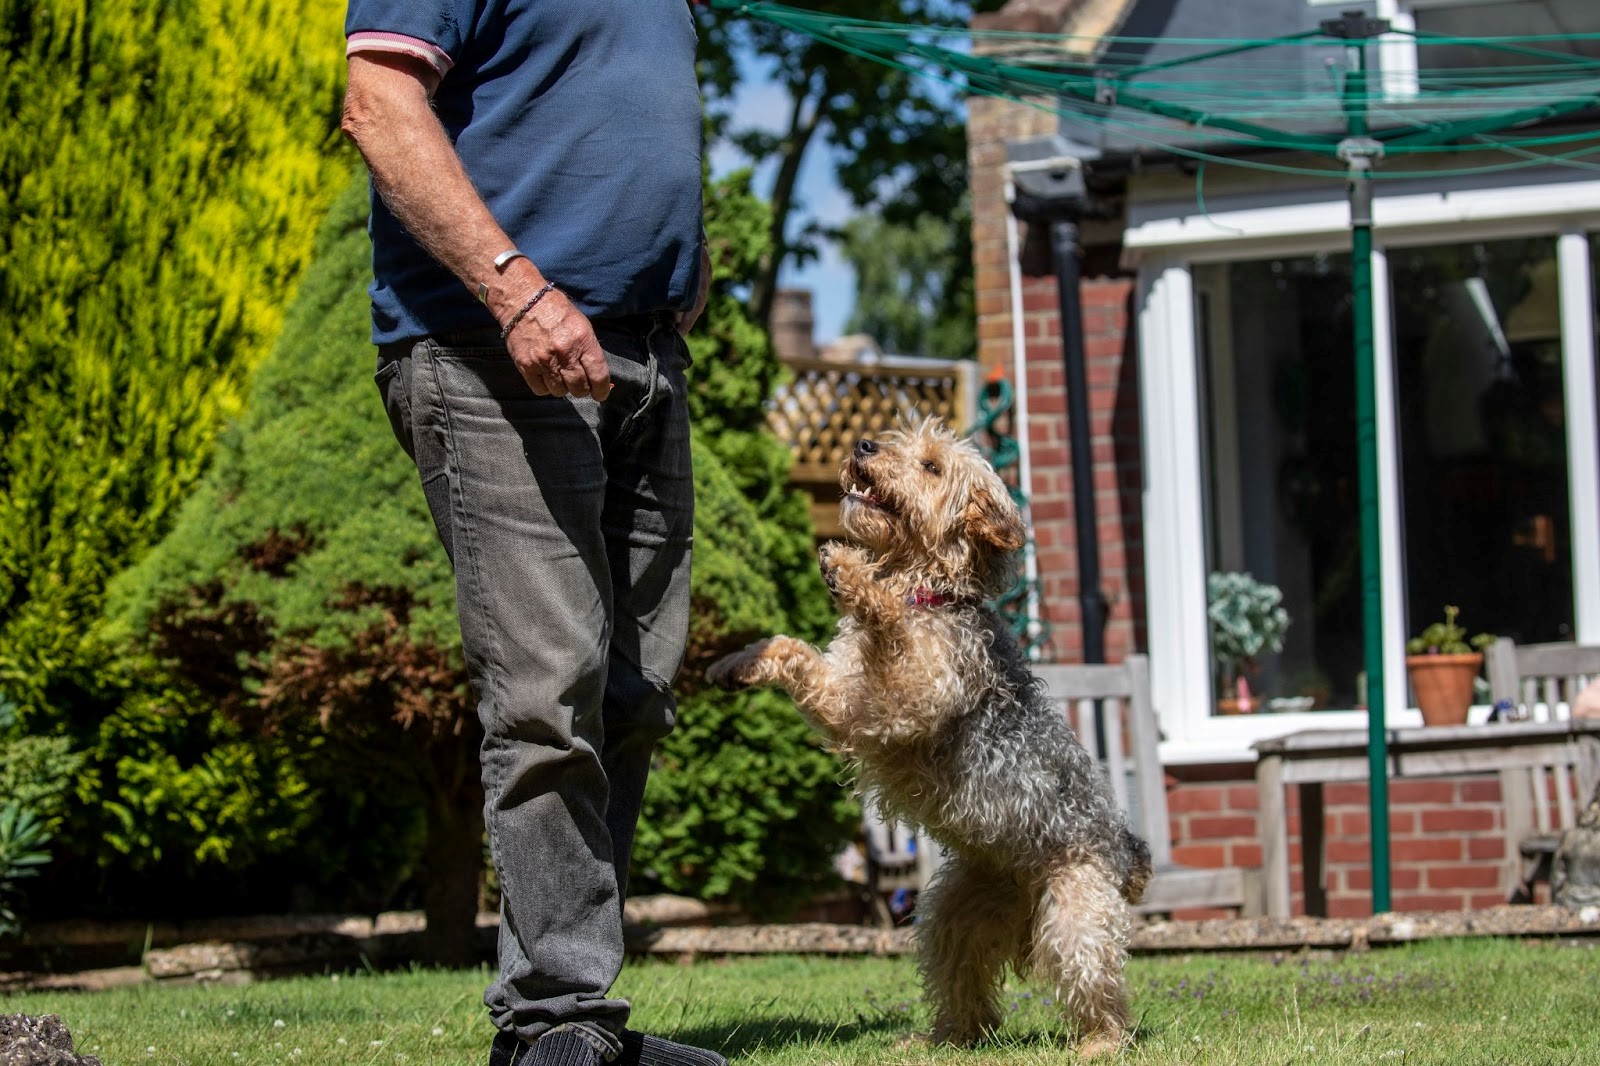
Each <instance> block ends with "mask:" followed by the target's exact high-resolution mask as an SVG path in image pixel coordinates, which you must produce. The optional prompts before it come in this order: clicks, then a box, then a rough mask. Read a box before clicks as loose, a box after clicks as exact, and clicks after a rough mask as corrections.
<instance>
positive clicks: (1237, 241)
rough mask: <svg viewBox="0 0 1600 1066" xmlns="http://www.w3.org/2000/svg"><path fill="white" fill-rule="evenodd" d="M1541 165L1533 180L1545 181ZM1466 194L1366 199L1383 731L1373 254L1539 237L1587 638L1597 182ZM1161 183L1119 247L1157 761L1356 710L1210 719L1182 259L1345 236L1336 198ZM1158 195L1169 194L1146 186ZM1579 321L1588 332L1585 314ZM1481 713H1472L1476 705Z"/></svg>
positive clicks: (1592, 561)
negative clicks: (1126, 301)
mask: <svg viewBox="0 0 1600 1066" xmlns="http://www.w3.org/2000/svg"><path fill="white" fill-rule="evenodd" d="M1546 177H1548V175H1547V176H1546ZM1529 182H1530V183H1529V184H1526V185H1520V186H1508V187H1501V188H1474V187H1471V185H1470V184H1469V183H1467V182H1464V181H1462V180H1460V179H1445V180H1441V181H1437V182H1433V183H1431V188H1430V187H1425V186H1421V185H1419V183H1414V182H1408V183H1405V184H1399V183H1397V185H1396V186H1395V187H1394V189H1395V191H1394V192H1392V193H1391V194H1389V195H1384V190H1383V189H1381V188H1380V190H1379V192H1380V195H1379V196H1378V198H1377V201H1376V203H1375V205H1374V230H1375V242H1374V243H1375V246H1376V247H1375V250H1374V253H1373V273H1374V277H1373V290H1374V294H1375V298H1376V303H1377V306H1376V307H1375V312H1376V316H1375V317H1376V321H1375V339H1376V352H1375V356H1376V359H1377V364H1378V366H1377V370H1378V373H1377V381H1378V388H1379V396H1378V416H1379V417H1378V422H1379V425H1378V448H1379V463H1380V484H1379V497H1380V503H1379V507H1380V527H1381V536H1382V546H1383V558H1384V566H1383V571H1382V575H1381V578H1382V585H1381V597H1382V610H1383V624H1384V647H1385V661H1384V673H1385V686H1384V688H1385V696H1386V700H1385V707H1386V717H1387V720H1388V724H1389V725H1390V726H1404V725H1418V724H1421V716H1420V715H1419V714H1418V712H1417V711H1416V710H1415V709H1414V708H1412V707H1409V706H1407V704H1406V676H1405V661H1404V657H1405V650H1404V640H1405V637H1406V636H1407V635H1408V633H1407V628H1408V623H1407V620H1406V617H1405V587H1404V573H1403V561H1402V558H1401V544H1402V540H1403V538H1402V531H1401V528H1400V506H1399V493H1400V486H1399V482H1398V475H1399V464H1398V454H1399V452H1398V446H1397V436H1396V435H1397V428H1396V424H1395V417H1394V409H1395V407H1394V396H1393V391H1392V390H1393V382H1394V375H1393V353H1392V343H1393V327H1392V322H1391V313H1390V308H1389V293H1390V288H1389V276H1388V258H1387V249H1389V248H1395V247H1405V246H1418V245H1434V244H1454V243H1460V242H1463V241H1471V240H1489V239H1497V238H1505V237H1537V236H1548V237H1552V238H1554V239H1555V240H1556V245H1557V262H1558V268H1559V279H1560V286H1559V291H1560V301H1561V316H1562V329H1563V335H1562V358H1563V375H1564V376H1563V380H1564V383H1565V390H1566V417H1567V434H1568V436H1567V448H1568V472H1569V493H1570V498H1571V505H1572V544H1573V551H1572V563H1573V586H1574V587H1573V610H1574V616H1575V617H1574V622H1575V639H1577V640H1578V641H1579V642H1581V643H1600V552H1597V547H1600V414H1597V400H1596V371H1595V330H1594V326H1593V323H1594V322H1595V299H1594V286H1593V279H1592V277H1591V269H1590V263H1591V260H1590V248H1589V238H1588V234H1590V233H1595V232H1600V181H1588V180H1578V181H1572V180H1562V181H1556V182H1553V183H1544V184H1539V183H1538V182H1536V181H1533V180H1532V179H1531V178H1530V179H1529ZM1175 191H1176V189H1175V187H1174V186H1171V185H1169V186H1167V187H1166V189H1165V190H1162V189H1161V188H1159V187H1157V186H1152V187H1151V188H1150V189H1141V188H1140V187H1139V185H1138V183H1137V182H1135V185H1134V186H1133V187H1132V188H1131V189H1130V197H1129V203H1128V225H1127V229H1126V231H1125V233H1124V238H1123V244H1124V248H1125V250H1126V255H1127V259H1128V264H1129V265H1130V266H1137V268H1138V275H1139V297H1140V305H1139V311H1138V328H1139V368H1140V372H1139V388H1140V393H1141V396H1140V400H1141V411H1142V413H1143V434H1144V437H1143V443H1144V468H1145V470H1144V474H1145V483H1144V515H1143V517H1144V541H1145V549H1144V550H1145V573H1146V617H1147V633H1148V640H1149V651H1150V659H1151V685H1152V695H1153V697H1154V702H1155V704H1156V709H1157V712H1158V714H1159V715H1160V718H1161V725H1162V731H1163V734H1164V736H1165V740H1164V742H1163V744H1162V746H1161V755H1162V759H1163V760H1164V761H1166V762H1169V763H1215V762H1248V761H1253V760H1254V753H1253V752H1252V751H1251V749H1250V745H1251V744H1252V743H1254V742H1255V741H1257V740H1262V739H1265V738H1267V737H1272V736H1281V735H1283V734H1285V733H1290V732H1294V731H1295V730H1299V729H1336V728H1364V727H1365V725H1366V720H1367V716H1366V713H1365V712H1362V711H1353V712H1314V713H1291V714H1258V715H1241V716H1232V717H1216V716H1213V715H1212V713H1211V711H1212V707H1211V698H1210V693H1211V684H1212V682H1211V652H1210V640H1209V635H1208V632H1207V626H1206V622H1205V617H1206V614H1205V606H1206V605H1205V580H1206V572H1207V551H1206V512H1205V499H1204V491H1205V490H1204V485H1205V480H1204V479H1205V471H1204V468H1203V464H1202V453H1203V450H1204V449H1203V438H1202V436H1201V431H1202V420H1201V414H1200V405H1201V402H1202V398H1203V392H1202V390H1201V383H1200V372H1201V371H1200V367H1199V351H1200V347H1199V343H1198V321H1197V315H1196V301H1195V280H1194V274H1193V271H1192V267H1193V266H1194V265H1195V264H1199V263H1208V262H1228V261H1234V260H1243V259H1259V258H1266V257H1271V256H1280V255H1307V254H1312V253H1315V252H1340V251H1348V248H1349V208H1348V205H1347V203H1346V201H1345V199H1344V195H1343V190H1342V189H1341V188H1339V187H1337V186H1333V185H1330V186H1324V187H1321V188H1315V187H1307V189H1306V193H1305V199H1304V200H1302V201H1300V202H1289V203H1285V202H1284V201H1285V196H1284V193H1283V191H1282V189H1281V187H1280V188H1277V189H1274V188H1273V187H1272V185H1271V184H1270V182H1260V183H1257V185H1256V187H1255V188H1254V189H1253V190H1246V191H1239V192H1234V193H1231V194H1225V195H1223V196H1220V197H1219V196H1216V195H1214V194H1213V195H1208V197H1207V199H1208V201H1209V205H1208V208H1207V209H1206V210H1203V211H1202V210H1201V209H1200V208H1199V206H1198V205H1197V204H1196V202H1195V199H1194V198H1193V196H1192V194H1191V195H1190V196H1188V197H1186V198H1184V199H1177V198H1173V195H1172V194H1173V193H1174V192H1175ZM1163 196H1167V197H1169V198H1162V197H1163ZM1586 324H1587V328H1585V325H1586ZM1476 713H1477V714H1479V715H1480V716H1481V715H1482V714H1483V713H1485V709H1482V708H1480V709H1478V711H1477V712H1476Z"/></svg>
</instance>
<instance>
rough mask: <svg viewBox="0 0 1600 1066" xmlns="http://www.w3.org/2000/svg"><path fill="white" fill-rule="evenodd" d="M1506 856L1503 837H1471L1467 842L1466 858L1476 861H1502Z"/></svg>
mask: <svg viewBox="0 0 1600 1066" xmlns="http://www.w3.org/2000/svg"><path fill="white" fill-rule="evenodd" d="M1505 855H1506V841H1505V837H1472V838H1471V839H1470V840H1468V841H1467V858H1469V859H1474V860H1477V861H1480V862H1481V861H1490V860H1494V859H1503V858H1505Z"/></svg>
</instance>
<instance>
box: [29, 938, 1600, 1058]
mask: <svg viewBox="0 0 1600 1066" xmlns="http://www.w3.org/2000/svg"><path fill="white" fill-rule="evenodd" d="M486 977H487V974H486V973H484V972H476V971H465V972H463V971H454V972H450V971H445V972H423V971H418V972H409V973H399V974H385V975H362V976H348V975H346V976H341V977H317V978H297V979H293V980H283V981H271V982H263V983H260V984H255V985H249V986H245V987H240V988H218V987H163V988H155V987H149V986H142V987H136V988H130V989H122V990H117V991H110V992H96V993H84V994H71V995H62V994H52V995H44V994H30V995H24V996H11V997H7V998H6V1000H5V1001H4V1002H0V1012H6V1013H9V1012H13V1011H23V1012H27V1013H33V1014H40V1013H47V1012H53V1013H57V1014H60V1015H61V1016H62V1017H63V1018H64V1019H65V1020H66V1022H67V1024H68V1026H69V1027H70V1028H71V1029H72V1031H73V1034H74V1035H75V1036H76V1038H77V1040H78V1050H79V1051H83V1052H89V1053H92V1054H96V1055H99V1056H100V1057H101V1058H102V1059H103V1060H104V1062H105V1063H106V1066H144V1064H151V1066H156V1064H174V1063H181V1064H194V1066H207V1064H213V1063H215V1064H220V1066H229V1064H234V1063H238V1064H250V1066H266V1064H274V1066H276V1064H284V1066H308V1064H313V1063H314V1064H323V1063H328V1064H332V1063H362V1064H372V1066H380V1064H381V1066H391V1064H406V1066H444V1064H451V1066H458V1064H459V1066H481V1064H482V1063H483V1062H485V1061H486V1060H487V1057H488V1045H489V1037H490V1029H489V1024H488V1021H487V1020H486V1017H485V1014H484V1011H483V1008H482V1006H481V1005H480V1003H479V996H480V995H481V992H482V986H483V984H484V981H485V979H486ZM1129 980H1130V983H1131V986H1132V989H1133V999H1134V1010H1135V1013H1136V1015H1137V1016H1138V1018H1139V1019H1140V1024H1139V1037H1138V1041H1137V1044H1136V1045H1135V1047H1134V1048H1133V1049H1132V1050H1130V1051H1129V1052H1127V1053H1126V1054H1124V1055H1123V1056H1122V1057H1121V1059H1119V1060H1117V1061H1120V1062H1125V1063H1150V1064H1155V1063H1185V1064H1189V1063H1196V1064H1205V1063H1218V1064H1224V1063H1225V1064H1229V1066H1232V1064H1244V1066H1253V1064H1269V1063H1270V1064H1273V1066H1281V1064H1284V1063H1381V1064H1396V1063H1400V1064H1413V1063H1451V1064H1456V1063H1507V1064H1517V1066H1539V1064H1544V1063H1571V1064H1577V1066H1584V1064H1597V1063H1600V951H1596V950H1595V949H1593V948H1588V947H1561V946H1553V945H1542V944H1529V943H1519V942H1514V941H1484V940H1478V941H1455V942H1436V943H1431V944H1422V945H1416V946H1412V947H1406V948H1392V949H1386V950H1379V951H1374V952H1371V953H1368V954H1362V955H1349V956H1331V955H1329V956H1298V955H1291V956H1284V957H1280V958H1266V957H1258V956H1249V957H1243V956H1222V955H1193V956H1183V957H1168V958H1144V959H1136V960H1134V962H1133V964H1132V966H1131V967H1130V970H1129ZM618 988H619V991H620V992H622V993H623V994H625V995H627V996H628V997H630V998H631V999H632V1000H633V1002H634V1021H635V1023H636V1025H637V1026H638V1027H640V1028H643V1029H646V1030H649V1031H652V1032H657V1033H660V1034H662V1035H667V1036H675V1037H677V1038H678V1039H683V1040H689V1041H692V1042H696V1043H701V1044H705V1045H707V1046H711V1047H716V1048H719V1049H721V1050H722V1051H723V1052H724V1053H725V1054H727V1056H728V1057H729V1059H730V1060H735V1061H736V1062H740V1063H748V1064H752V1066H767V1064H770V1066H789V1064H794V1066H799V1064H802V1063H804V1064H808V1066H810V1064H822V1066H827V1064H841V1066H856V1064H867V1063H891V1064H893V1063H913V1062H916V1063H922V1062H934V1063H948V1064H970V1066H990V1064H995V1066H999V1064H1005V1066H1031V1064H1036V1063H1054V1062H1063V1061H1071V1060H1072V1059H1073V1056H1072V1055H1071V1052H1070V1048H1069V1046H1068V1045H1066V1044H1065V1043H1064V1042H1063V1041H1062V1038H1061V1036H1060V1033H1059V1029H1058V1027H1057V1025H1056V1022H1055V1019H1054V1016H1053V1013H1052V1010H1051V1007H1050V1004H1049V1002H1048V1000H1047V999H1046V998H1045V996H1044V995H1043V994H1042V993H1041V992H1040V990H1038V989H1036V988H1031V987H1029V986H1027V985H1023V984H1013V985H1011V986H1010V987H1008V989H1007V994H1006V1000H1005V1005H1006V1007H1007V1008H1008V1010H1009V1012H1010V1017H1009V1020H1008V1022H1007V1024H1006V1027H1005V1029H1004V1030H1003V1033H1002V1035H1001V1037H1000V1038H998V1039H997V1040H996V1041H994V1042H993V1043H991V1044H989V1045H986V1046H983V1047H980V1048H977V1049H974V1050H969V1051H958V1050H954V1049H948V1048H945V1049H931V1050H930V1049H926V1048H913V1049H900V1048H898V1047H897V1046H896V1045H897V1042H898V1041H899V1040H900V1038H901V1037H903V1036H904V1035H905V1034H907V1033H908V1032H910V1031H912V1030H913V1029H915V1028H916V1027H918V1026H920V1025H923V1024H925V1022H926V1015H925V1013H924V1010H923V1008H922V1005H921V1003H920V1002H919V1000H918V992H917V980H916V971H915V968H914V966H913V965H912V963H911V961H910V960H908V959H822V958H793V957H779V958H759V959H742V960H735V961H705V962H700V963H697V964H694V965H673V964H670V963H663V962H651V963H637V964H632V965H630V966H629V967H628V968H627V969H626V970H625V971H624V972H623V975H622V979H621V981H620V982H619V986H618Z"/></svg>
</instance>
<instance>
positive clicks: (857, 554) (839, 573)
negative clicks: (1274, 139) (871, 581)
mask: <svg viewBox="0 0 1600 1066" xmlns="http://www.w3.org/2000/svg"><path fill="white" fill-rule="evenodd" d="M817 565H818V567H819V568H820V569H821V570H822V580H823V581H826V582H827V583H828V591H829V592H831V593H833V594H834V595H835V596H837V595H839V593H840V590H841V589H844V588H846V587H847V586H848V585H849V584H850V582H851V581H853V580H866V579H868V578H869V576H870V575H868V574H867V573H866V571H867V570H868V568H869V567H870V566H871V564H870V563H869V562H868V560H867V553H866V552H864V551H862V550H861V549H860V548H858V547H856V546H854V545H852V544H840V543H839V542H838V541H836V540H830V541H828V543H826V544H824V545H823V546H822V547H821V548H819V549H817Z"/></svg>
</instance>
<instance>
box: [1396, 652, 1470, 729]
mask: <svg viewBox="0 0 1600 1066" xmlns="http://www.w3.org/2000/svg"><path fill="white" fill-rule="evenodd" d="M1481 666H1483V653H1482V652H1471V653H1469V654H1467V655H1407V656H1406V671H1407V672H1408V673H1409V674H1410V675H1411V690H1412V691H1413V692H1415V693H1416V694H1417V706H1418V707H1419V708H1421V710H1422V721H1423V723H1424V724H1425V725H1465V724H1466V721H1467V708H1469V707H1471V706H1472V681H1473V679H1474V678H1476V677H1477V676H1478V669H1479V667H1481Z"/></svg>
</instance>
